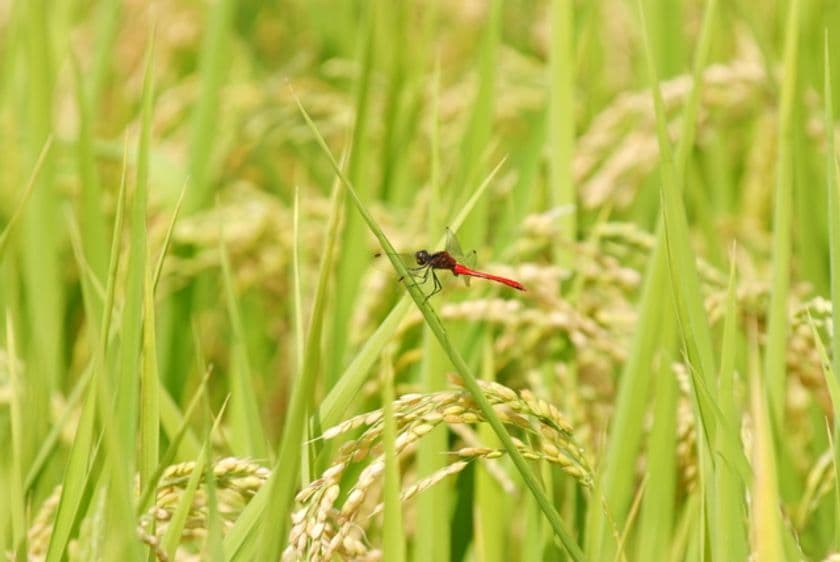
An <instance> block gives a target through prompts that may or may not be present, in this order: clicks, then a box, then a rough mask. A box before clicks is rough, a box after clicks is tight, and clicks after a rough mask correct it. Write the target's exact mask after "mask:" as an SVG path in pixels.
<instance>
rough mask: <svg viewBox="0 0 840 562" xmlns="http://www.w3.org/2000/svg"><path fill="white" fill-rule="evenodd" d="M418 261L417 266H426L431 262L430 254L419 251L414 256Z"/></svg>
mask: <svg viewBox="0 0 840 562" xmlns="http://www.w3.org/2000/svg"><path fill="white" fill-rule="evenodd" d="M414 257H415V259H417V265H426V264H427V263H428V262H429V252H427V251H426V250H419V251H417V252H415V254H414Z"/></svg>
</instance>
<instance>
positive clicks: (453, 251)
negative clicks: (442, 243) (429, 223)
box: [446, 227, 464, 261]
mask: <svg viewBox="0 0 840 562" xmlns="http://www.w3.org/2000/svg"><path fill="white" fill-rule="evenodd" d="M446 251H447V252H449V255H450V256H452V257H453V258H455V259H456V260H458V261H461V259H462V258H463V257H464V250H462V249H461V244H459V243H458V238H457V237H456V236H455V233H454V232H452V230H451V229H450V228H449V227H446Z"/></svg>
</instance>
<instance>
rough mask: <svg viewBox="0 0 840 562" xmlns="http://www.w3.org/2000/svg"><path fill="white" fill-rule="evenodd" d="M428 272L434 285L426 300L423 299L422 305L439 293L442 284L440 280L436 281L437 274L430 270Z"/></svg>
mask: <svg viewBox="0 0 840 562" xmlns="http://www.w3.org/2000/svg"><path fill="white" fill-rule="evenodd" d="M429 271H431V272H432V282H433V283H434V284H435V286H434V289H432V292H431V293H429V294H428V295H426V298H425V299H423V302H424V303H425V302H426V301H427V300H429V299H430V298H432V297H433V296H435V295H436V294H438V293H439V292H440V291H441V289H443V284H442V283H441V282H440V279H438V276H437V274H436V273H435V272H434V271H432V269H431V268H430V269H429Z"/></svg>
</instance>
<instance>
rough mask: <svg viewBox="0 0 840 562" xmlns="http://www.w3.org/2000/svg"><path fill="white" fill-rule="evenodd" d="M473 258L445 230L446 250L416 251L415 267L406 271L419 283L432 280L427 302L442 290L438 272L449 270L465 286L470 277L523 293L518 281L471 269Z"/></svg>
mask: <svg viewBox="0 0 840 562" xmlns="http://www.w3.org/2000/svg"><path fill="white" fill-rule="evenodd" d="M475 257H476V253H475V251H474V250H473V251H472V252H470V253H469V254H467V255H464V252H463V250H461V244H460V243H459V242H458V238H457V237H456V236H455V233H454V232H452V230H450V229H449V228H447V229H446V249H445V250H440V251H437V252H429V251H428V250H418V251H416V252H415V253H414V255H413V260H414V262H415V263H416V265H414V266H412V267H408V271H409V274H410V275H411V276H412V277H414V278H415V279H418V280H420V283H426V282H427V281H428V280H429V277H431V278H432V283H433V284H434V288H433V289H432V292H431V293H429V294H428V295H426V300H429V299H430V298H431V297H433V296H434V295H436V294H437V293H439V292H440V291H441V290H442V289H443V284H442V283H441V281H440V278H439V277H438V272H440V271H443V270H449V271H450V272H452V275H454V276H455V277H459V276H463V277H464V281H465V282H466V284H467V285H469V280H470V278H471V277H478V278H480V279H487V280H489V281H495V282H496V283H501V284H502V285H506V286H508V287H511V288H513V289H517V290H519V291H525V287H524V286H523V285H522V283H520V282H519V281H514V280H513V279H508V278H507V277H501V276H499V275H493V274H492V273H487V272H484V271H478V270H477V269H473V268H474V264H475ZM400 281H402V278H400Z"/></svg>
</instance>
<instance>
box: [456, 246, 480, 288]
mask: <svg viewBox="0 0 840 562" xmlns="http://www.w3.org/2000/svg"><path fill="white" fill-rule="evenodd" d="M477 256H478V254H477V253H476V251H475V250H473V251H472V252H468V253H467V254H465V255H464V256H463V257H462V258H461V260H460V261H461V263H462V264H464V265H465V266H467V267H468V268H470V269H475V264H476V262H477V261H478V260H477V259H476V258H477ZM461 277H462V278H463V279H464V284H465V285H466V286H467V287H469V286H470V276H469V275H462V276H461Z"/></svg>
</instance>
